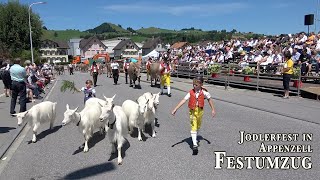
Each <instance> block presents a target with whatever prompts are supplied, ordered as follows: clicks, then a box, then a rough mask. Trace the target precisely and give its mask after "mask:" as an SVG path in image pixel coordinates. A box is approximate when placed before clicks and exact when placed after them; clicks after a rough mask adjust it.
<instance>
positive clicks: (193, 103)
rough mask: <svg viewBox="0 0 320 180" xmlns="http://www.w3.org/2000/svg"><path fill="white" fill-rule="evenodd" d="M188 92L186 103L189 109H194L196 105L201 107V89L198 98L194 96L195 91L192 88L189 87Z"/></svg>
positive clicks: (202, 105) (202, 101)
mask: <svg viewBox="0 0 320 180" xmlns="http://www.w3.org/2000/svg"><path fill="white" fill-rule="evenodd" d="M189 93H190V98H189V103H188V107H189V109H192V110H194V109H195V108H196V107H200V108H203V107H204V94H203V90H200V94H199V96H198V99H197V98H196V93H195V91H194V89H191V90H190V91H189ZM197 102H198V106H197Z"/></svg>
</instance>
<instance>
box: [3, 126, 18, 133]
mask: <svg viewBox="0 0 320 180" xmlns="http://www.w3.org/2000/svg"><path fill="white" fill-rule="evenodd" d="M12 129H16V128H14V127H0V134H2V133H8V132H9V131H10V130H12Z"/></svg>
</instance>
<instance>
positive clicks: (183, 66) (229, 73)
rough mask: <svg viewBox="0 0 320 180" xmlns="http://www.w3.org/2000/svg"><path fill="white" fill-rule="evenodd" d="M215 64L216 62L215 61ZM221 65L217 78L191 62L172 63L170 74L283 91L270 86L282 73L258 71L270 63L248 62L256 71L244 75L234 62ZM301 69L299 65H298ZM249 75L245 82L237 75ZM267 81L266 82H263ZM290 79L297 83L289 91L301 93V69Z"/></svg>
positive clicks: (225, 84) (210, 81)
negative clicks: (296, 75)
mask: <svg viewBox="0 0 320 180" xmlns="http://www.w3.org/2000/svg"><path fill="white" fill-rule="evenodd" d="M216 64H217V63H216ZM220 65H221V71H220V72H218V73H216V74H218V76H219V77H218V78H213V77H211V76H212V74H209V70H208V68H205V67H203V68H201V69H198V70H192V67H193V64H192V63H179V64H173V65H172V67H174V68H173V69H174V70H173V72H172V74H171V76H172V77H177V78H180V77H183V78H189V79H192V78H194V77H196V76H199V75H201V76H203V77H204V79H205V82H206V83H217V84H224V86H225V89H226V90H227V89H228V88H229V87H230V86H240V87H247V88H251V89H255V90H256V91H261V90H272V91H278V92H283V86H282V84H281V85H278V87H277V86H272V81H281V82H282V79H283V78H282V75H276V74H273V73H261V72H260V71H261V70H262V69H266V67H267V66H269V67H270V65H257V64H249V67H255V69H256V72H254V73H253V74H251V75H245V74H243V73H240V72H237V71H236V70H238V69H242V67H240V66H239V65H238V64H235V63H228V64H220ZM299 67H300V69H301V65H299ZM261 68H262V69H261ZM142 69H144V71H145V66H142ZM245 76H247V77H250V78H251V79H253V80H254V81H251V82H245V81H244V80H240V79H239V78H237V77H245ZM266 81H267V82H268V81H269V82H268V83H267V84H266V83H265V82H266ZM292 81H298V85H297V87H296V88H293V87H291V88H290V93H291V94H296V95H297V96H300V95H301V92H300V90H301V89H300V84H299V82H301V71H300V72H299V77H298V78H295V79H294V78H291V82H292Z"/></svg>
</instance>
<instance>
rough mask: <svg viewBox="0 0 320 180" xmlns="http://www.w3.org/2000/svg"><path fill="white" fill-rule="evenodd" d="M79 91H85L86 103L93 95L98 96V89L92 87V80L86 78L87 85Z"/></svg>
mask: <svg viewBox="0 0 320 180" xmlns="http://www.w3.org/2000/svg"><path fill="white" fill-rule="evenodd" d="M78 91H79V92H80V91H82V92H83V93H84V100H83V102H84V104H85V103H86V101H87V100H88V99H90V98H92V97H96V90H95V89H93V88H92V81H91V80H86V86H85V87H82V88H81V89H80V90H78Z"/></svg>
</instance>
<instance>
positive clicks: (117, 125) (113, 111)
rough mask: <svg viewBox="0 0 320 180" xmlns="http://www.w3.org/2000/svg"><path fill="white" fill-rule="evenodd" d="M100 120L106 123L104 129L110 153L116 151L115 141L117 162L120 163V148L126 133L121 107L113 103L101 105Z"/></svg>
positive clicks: (124, 115) (125, 123)
mask: <svg viewBox="0 0 320 180" xmlns="http://www.w3.org/2000/svg"><path fill="white" fill-rule="evenodd" d="M101 109H102V112H101V115H100V121H105V122H106V124H107V127H106V131H107V134H108V139H109V142H110V143H111V153H112V154H113V153H115V152H116V143H117V145H118V146H117V149H118V164H119V165H121V164H122V156H121V148H122V146H123V144H124V143H125V142H126V136H127V134H128V119H127V116H126V114H125V113H124V111H123V110H122V107H120V106H114V105H109V104H108V105H102V106H101Z"/></svg>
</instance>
